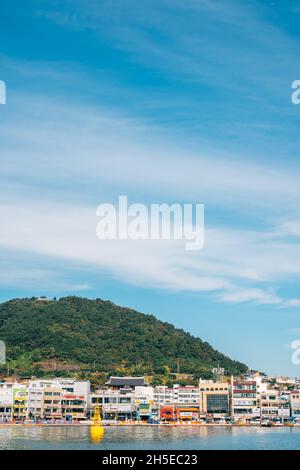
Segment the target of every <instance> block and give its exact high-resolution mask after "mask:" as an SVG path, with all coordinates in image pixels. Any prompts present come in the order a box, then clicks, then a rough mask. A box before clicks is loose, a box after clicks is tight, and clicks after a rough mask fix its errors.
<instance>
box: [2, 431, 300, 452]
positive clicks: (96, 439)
mask: <svg viewBox="0 0 300 470" xmlns="http://www.w3.org/2000/svg"><path fill="white" fill-rule="evenodd" d="M0 449H111V450H113V449H300V428H279V427H278V428H246V427H231V426H228V427H223V426H220V427H215V426H207V427H205V426H201V427H199V426H186V427H171V426H170V427H156V426H153V427H148V426H145V427H138V426H136V427H134V426H133V427H127V426H120V427H106V428H105V433H103V432H101V431H100V432H97V431H91V428H89V427H88V426H78V427H76V426H62V427H52V426H49V427H42V426H41V427H22V426H15V427H7V428H6V427H0Z"/></svg>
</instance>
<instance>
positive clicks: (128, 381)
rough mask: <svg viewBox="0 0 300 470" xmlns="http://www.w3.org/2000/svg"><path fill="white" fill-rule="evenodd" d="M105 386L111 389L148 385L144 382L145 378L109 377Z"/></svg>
mask: <svg viewBox="0 0 300 470" xmlns="http://www.w3.org/2000/svg"><path fill="white" fill-rule="evenodd" d="M105 385H110V386H112V387H126V386H129V387H147V386H148V385H149V384H148V383H147V382H145V377H110V379H109V381H108V382H106V384H105Z"/></svg>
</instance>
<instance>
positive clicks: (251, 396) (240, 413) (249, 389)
mask: <svg viewBox="0 0 300 470" xmlns="http://www.w3.org/2000/svg"><path fill="white" fill-rule="evenodd" d="M231 415H232V416H233V417H235V418H240V419H245V420H247V419H252V418H253V417H255V416H259V410H258V406H257V389H256V381H255V380H245V379H237V380H234V379H233V377H232V378H231Z"/></svg>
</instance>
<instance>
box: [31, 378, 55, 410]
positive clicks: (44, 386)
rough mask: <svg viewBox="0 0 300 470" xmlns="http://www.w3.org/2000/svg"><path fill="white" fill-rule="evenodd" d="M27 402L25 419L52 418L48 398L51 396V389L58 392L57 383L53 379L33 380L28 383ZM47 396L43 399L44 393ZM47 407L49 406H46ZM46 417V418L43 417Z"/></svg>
mask: <svg viewBox="0 0 300 470" xmlns="http://www.w3.org/2000/svg"><path fill="white" fill-rule="evenodd" d="M27 389H28V400H27V418H29V419H40V418H44V417H48V418H52V416H51V412H50V408H51V404H50V403H48V402H49V401H50V399H49V397H51V396H52V389H55V390H56V391H58V390H60V391H61V388H60V385H59V382H58V381H57V380H55V379H34V380H30V381H29V383H28V387H27ZM46 390H47V394H49V395H47V396H48V398H47V396H46V397H45V391H46ZM48 405H49V406H48ZM45 415H46V416H45Z"/></svg>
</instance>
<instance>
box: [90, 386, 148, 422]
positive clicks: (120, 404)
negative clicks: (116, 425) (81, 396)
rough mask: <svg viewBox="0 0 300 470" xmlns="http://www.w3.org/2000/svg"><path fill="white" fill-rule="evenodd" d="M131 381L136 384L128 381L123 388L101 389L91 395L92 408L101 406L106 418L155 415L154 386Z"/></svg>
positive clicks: (144, 418)
mask: <svg viewBox="0 0 300 470" xmlns="http://www.w3.org/2000/svg"><path fill="white" fill-rule="evenodd" d="M126 382H127V380H126ZM114 383H116V382H114ZM124 383H125V382H124ZM130 383H131V385H133V384H134V386H133V387H131V386H129V385H128V384H127V383H126V385H124V386H123V387H122V388H120V387H116V386H113V388H112V389H111V388H109V389H99V390H98V391H97V392H96V393H93V394H92V395H91V408H92V409H93V408H94V407H95V406H96V405H97V406H100V408H101V411H102V416H103V418H104V419H120V420H126V419H136V420H147V419H149V418H150V417H152V415H153V387H150V386H148V384H147V385H141V386H139V385H136V382H130ZM139 383H144V382H139ZM119 384H120V382H119V381H118V385H119Z"/></svg>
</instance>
